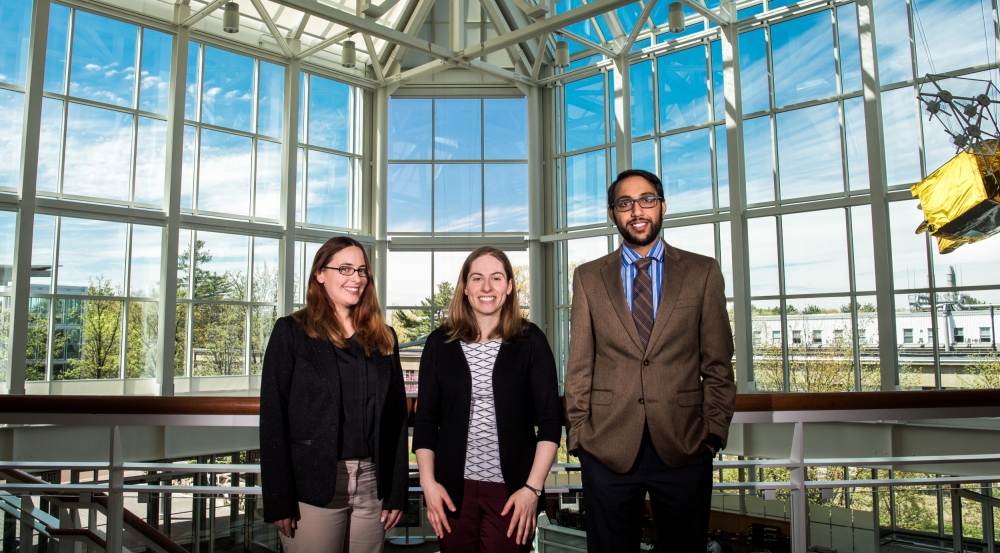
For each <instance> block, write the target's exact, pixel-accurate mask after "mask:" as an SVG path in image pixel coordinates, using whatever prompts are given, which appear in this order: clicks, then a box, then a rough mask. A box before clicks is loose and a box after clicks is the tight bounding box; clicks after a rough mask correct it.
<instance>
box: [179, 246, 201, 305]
mask: <svg viewBox="0 0 1000 553" xmlns="http://www.w3.org/2000/svg"><path fill="white" fill-rule="evenodd" d="M177 232H178V236H177V298H178V299H180V298H183V299H188V298H189V297H190V295H189V294H188V285H189V284H190V283H191V235H192V231H190V230H187V229H180V230H178V231H177ZM204 246H205V244H204V243H202V244H197V245H196V247H195V256H196V257H197V256H199V255H201V254H202V250H203V249H204Z"/></svg>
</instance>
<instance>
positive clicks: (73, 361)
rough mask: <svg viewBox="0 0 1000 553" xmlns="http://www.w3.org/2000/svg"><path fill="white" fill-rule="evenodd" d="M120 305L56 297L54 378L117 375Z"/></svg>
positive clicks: (53, 344)
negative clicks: (57, 298) (58, 298)
mask: <svg viewBox="0 0 1000 553" xmlns="http://www.w3.org/2000/svg"><path fill="white" fill-rule="evenodd" d="M123 307H124V304H123V303H122V302H120V301H116V300H76V299H60V300H56V303H55V313H54V314H53V315H54V318H55V320H54V323H55V332H54V334H53V335H52V344H51V347H52V379H53V380H64V379H67V380H68V379H102V378H118V377H119V376H120V368H119V367H120V362H119V355H120V352H121V342H122V314H123V313H122V308H123Z"/></svg>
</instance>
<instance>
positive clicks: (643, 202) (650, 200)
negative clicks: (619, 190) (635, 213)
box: [611, 196, 663, 212]
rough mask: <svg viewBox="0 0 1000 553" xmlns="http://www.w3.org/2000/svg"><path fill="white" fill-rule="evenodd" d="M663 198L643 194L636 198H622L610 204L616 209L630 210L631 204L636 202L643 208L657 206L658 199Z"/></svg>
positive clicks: (661, 198)
mask: <svg viewBox="0 0 1000 553" xmlns="http://www.w3.org/2000/svg"><path fill="white" fill-rule="evenodd" d="M661 200H663V197H662V196H643V197H641V198H639V199H638V200H633V199H632V198H622V199H620V200H618V201H616V202H615V203H613V204H611V205H613V206H615V210H617V211H622V212H625V211H632V205H633V204H636V203H638V204H639V207H641V208H643V209H650V208H654V207H656V206H657V204H659V203H660V201H661Z"/></svg>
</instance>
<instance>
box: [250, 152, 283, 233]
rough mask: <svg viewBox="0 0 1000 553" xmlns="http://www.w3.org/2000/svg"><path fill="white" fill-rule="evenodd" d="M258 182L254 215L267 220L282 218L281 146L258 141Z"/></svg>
mask: <svg viewBox="0 0 1000 553" xmlns="http://www.w3.org/2000/svg"><path fill="white" fill-rule="evenodd" d="M256 181H257V184H256V189H255V192H254V194H255V195H254V215H255V216H257V217H262V218H265V219H278V218H280V216H281V215H280V211H281V144H279V143H277V142H268V141H266V140H258V141H257V175H256Z"/></svg>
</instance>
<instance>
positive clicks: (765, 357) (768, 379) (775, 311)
mask: <svg viewBox="0 0 1000 553" xmlns="http://www.w3.org/2000/svg"><path fill="white" fill-rule="evenodd" d="M750 319H751V323H750V324H751V326H752V327H753V378H754V382H756V384H757V389H758V390H760V391H767V392H781V391H784V389H785V368H784V363H783V359H784V357H783V354H782V348H781V342H782V338H783V335H784V332H783V331H782V330H783V329H782V327H781V303H780V302H779V301H778V300H754V302H753V303H751V304H750Z"/></svg>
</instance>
